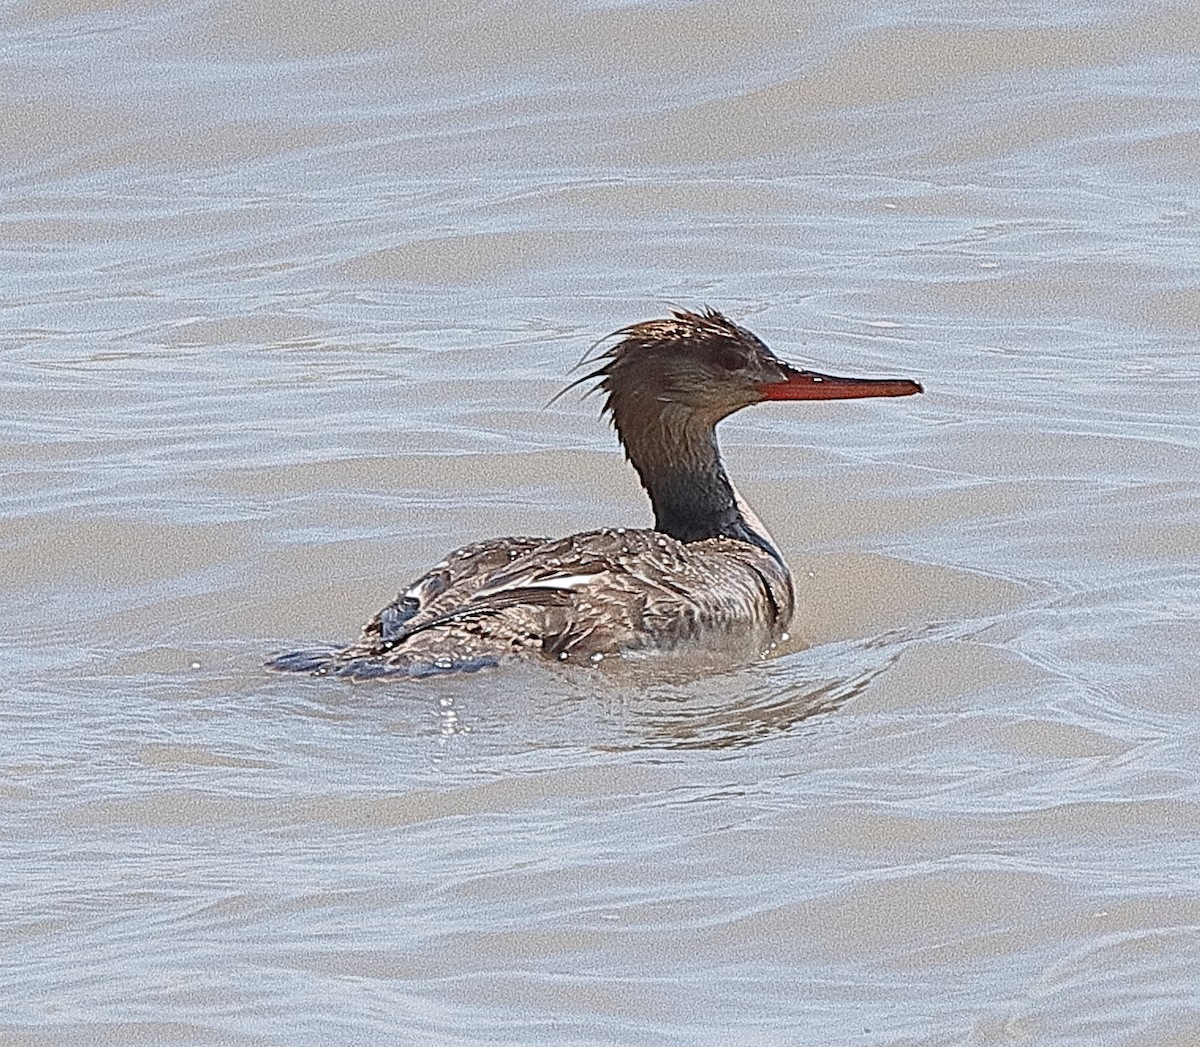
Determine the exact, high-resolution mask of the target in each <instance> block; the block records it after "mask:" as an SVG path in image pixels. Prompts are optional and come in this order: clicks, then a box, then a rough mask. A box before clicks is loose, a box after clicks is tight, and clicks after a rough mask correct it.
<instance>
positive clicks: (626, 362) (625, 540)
mask: <svg viewBox="0 0 1200 1047" xmlns="http://www.w3.org/2000/svg"><path fill="white" fill-rule="evenodd" d="M610 338H612V339H615V342H614V343H613V344H611V347H610V348H608V349H607V350H605V351H602V352H601V353H600V354H599V355H598V356H593V357H591V359H590V362H591V363H593V364H596V365H598V366H596V367H595V369H594V370H592V371H591V372H590V373H588V374H586V375H585V376H584V377H583V378H580V379H579V380H578V381H576V382H573V383H571V385H569V386H568V387H567V389H571V388H574V387H575V386H578V385H580V384H581V383H588V382H594V383H595V385H594V387H593V391H597V392H600V393H602V394H603V396H604V405H603V412H604V413H607V414H608V416H609V417H610V418H611V420H612V424H613V426H614V428H615V429H616V431H617V437H618V439H619V440H620V442H621V445H622V446H623V448H624V450H625V454H626V456H627V458H628V459H629V462H630V464H631V465H632V466H633V468H634V469H635V470H636V471H637V474H638V476H639V478H640V479H641V482H642V486H643V487H644V488H645V490H646V493H647V495H649V497H650V503H651V506H652V507H653V510H654V527H653V528H626V527H606V528H602V529H600V530H596V531H585V532H583V533H581V534H573V535H570V536H568V537H566V538H553V539H551V538H528V537H511V538H491V539H488V540H486V541H481V542H475V543H474V544H472V545H468V546H465V547H463V548H461V549H457V550H455V551H454V552H452V553H450V554H449V555H448V556H447V557H446V558H445V559H444V560H442V561H441V562H440V563H438V564H435V565H434V566H433V567H432V568H431V569H430V570H429V571H428V572H427V573H426V574H424V575H422V576H421V577H420V578H418V579H417V580H416V581H415V582H414V583H413V584H412V585H411V586H409V587H408V588H407V589H406V590H405V591H404V592H402V593H401V594H400V595H399V596H397V598H396V599H395V600H394V601H393V602H392V603H390V604H388V606H387V607H385V608H384V609H383V610H382V611H380V612H379V614H377V615H376V616H375V617H374V618H372V619H371V621H369V622H368V623H367V624H366V625H365V626H364V627H363V630H362V634H361V635H360V636H359V638H358V639H357V640H355V641H354V642H353V643H351V644H350V645H349V646H347V647H334V648H326V649H320V650H305V651H296V652H292V653H289V654H282V655H279V656H277V657H275V658H273V659H271V661H269V662H268V663H267V664H268V666H269V667H270V668H272V669H278V670H283V671H290V672H303V673H309V674H312V675H315V676H325V675H336V676H340V677H346V678H350V679H366V678H370V677H378V676H390V675H399V676H409V677H421V676H431V675H436V674H439V673H449V672H472V671H475V670H479V669H485V668H492V667H496V666H499V665H501V664H503V663H505V662H510V661H513V660H518V659H519V660H525V661H549V662H553V663H564V662H565V663H570V664H583V665H588V664H595V663H598V662H600V661H602V660H604V659H606V658H613V657H620V656H642V655H646V654H651V653H654V654H657V653H662V652H668V651H688V650H691V651H697V650H699V651H703V650H705V649H706V648H709V647H715V648H720V649H721V650H723V651H727V652H730V653H732V654H733V655H735V656H740V658H741V660H743V661H749V660H752V659H753V658H755V657H759V656H760V655H761V654H763V653H764V652H765V651H766V650H768V649H769V648H770V647H771V646H772V645H773V644H775V643H776V642H778V641H779V640H780V639H781V638H783V637H784V636H785V635H786V630H787V627H788V624H789V623H790V621H791V619H792V614H793V611H794V609H795V595H794V592H793V588H792V577H791V572H790V571H789V570H788V566H787V562H786V560H785V559H784V557H783V554H782V553H781V552H780V551H779V548H778V547H777V546H776V544H775V542H774V541H773V540H772V538H771V536H770V534H769V533H768V532H767V529H766V528H765V527H764V526H763V524H762V522H761V521H760V520H759V519H758V517H757V516H755V515H754V513H753V511H752V510H751V509H750V508H749V506H747V505H746V503H745V502H744V501H743V500H742V498H741V496H740V495H739V494H738V492H737V489H736V488H735V487H734V486H733V484H732V483H731V482H730V480H729V477H728V476H727V475H726V473H725V467H724V465H723V464H722V462H721V454H720V451H719V449H718V447H717V435H716V426H717V423H718V422H720V421H721V420H722V419H723V418H726V417H728V416H729V415H731V414H733V413H734V412H735V411H739V410H741V409H742V408H743V407H750V406H752V405H754V404H759V403H764V402H769V401H776V400H838V399H846V398H851V397H867V396H910V395H912V394H913V393H919V392H921V391H922V389H921V386H920V385H919V384H917V383H916V382H913V381H909V380H907V379H902V378H882V379H881V378H839V377H836V376H834V375H828V374H821V373H819V372H816V371H809V370H801V369H798V368H795V367H792V366H790V365H789V364H787V363H785V362H783V361H782V360H780V359H779V358H778V357H776V356H775V354H774V353H772V352H771V350H770V349H768V348H767V346H766V345H765V344H764V343H763V342H762V341H761V340H760V339H759V338H758V337H757V336H755V335H754V334H752V333H751V332H750V331H748V330H746V329H745V328H744V327H741V326H739V325H738V324H736V323H733V322H732V321H730V320H728V319H727V318H726V317H725V316H723V315H722V314H721V313H719V312H716V311H715V310H712V309H707V310H704V311H702V312H692V311H688V310H683V309H680V310H676V311H674V312H673V314H672V315H671V316H670V317H668V318H665V319H660V320H647V321H644V322H642V323H636V324H631V325H630V326H628V327H624V328H622V329H621V330H619V331H616V332H614V334H613V335H611V336H610ZM605 341H606V342H607V341H608V340H607V339H606V340H605ZM585 362H589V361H585ZM566 391H567V390H563V392H566ZM559 395H562V394H561V393H560V394H559Z"/></svg>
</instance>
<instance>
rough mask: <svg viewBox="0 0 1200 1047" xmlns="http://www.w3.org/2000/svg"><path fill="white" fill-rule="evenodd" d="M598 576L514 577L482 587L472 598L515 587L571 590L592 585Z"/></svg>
mask: <svg viewBox="0 0 1200 1047" xmlns="http://www.w3.org/2000/svg"><path fill="white" fill-rule="evenodd" d="M598 577H599V574H598V573H593V574H552V575H549V576H548V577H542V578H530V579H526V578H514V579H512V580H511V581H508V582H505V583H504V584H503V585H495V586H492V587H491V588H490V589H480V590H479V591H478V592H476V593H475V595H474V596H473V597H472V599H475V600H479V599H483V598H485V597H488V596H495V595H496V594H497V593H508V592H512V591H513V590H514V589H558V590H560V591H562V592H571V591H572V590H574V589H579V588H582V587H583V586H585V585H591V583H592V582H594V581H595V580H596V579H597V578H598Z"/></svg>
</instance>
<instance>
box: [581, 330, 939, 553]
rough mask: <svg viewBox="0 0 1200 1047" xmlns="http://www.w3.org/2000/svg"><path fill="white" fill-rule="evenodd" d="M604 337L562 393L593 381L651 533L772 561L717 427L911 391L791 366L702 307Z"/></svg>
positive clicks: (907, 385)
mask: <svg viewBox="0 0 1200 1047" xmlns="http://www.w3.org/2000/svg"><path fill="white" fill-rule="evenodd" d="M613 337H614V338H617V339H619V341H617V342H616V344H615V345H613V346H612V347H611V348H609V349H607V350H606V351H605V352H603V353H602V354H601V355H600V356H598V357H593V358H592V359H591V361H590V362H592V363H600V366H599V367H597V368H596V369H595V370H593V371H592V372H591V373H590V374H587V375H584V377H583V378H581V379H579V380H578V381H577V382H574V383H572V385H579V384H581V383H583V382H587V381H591V380H596V379H598V381H597V382H596V385H595V386H593V389H594V390H595V391H599V392H602V393H604V394H605V400H604V409H605V410H606V411H608V413H609V414H610V415H611V416H612V420H613V424H614V425H615V426H616V429H617V434H618V436H619V437H620V440H621V443H622V444H623V446H624V447H625V453H626V455H627V456H628V458H629V461H630V462H631V463H632V464H633V467H634V469H636V470H637V473H638V476H640V477H641V480H642V486H643V487H645V489H646V493H647V494H648V495H649V496H650V501H651V503H652V505H653V506H654V517H655V527H656V528H657V529H658V530H660V531H664V532H665V533H667V534H670V535H672V536H673V537H675V538H678V539H679V540H680V541H683V542H690V541H697V540H700V539H703V538H711V537H715V536H718V535H723V536H726V537H730V538H737V539H740V540H743V541H749V542H753V543H755V544H758V545H761V546H762V547H763V548H764V549H766V550H767V551H768V552H771V554H772V555H773V556H775V557H776V558H777V559H779V560H780V563H782V562H783V561H782V558H781V557H780V556H779V553H778V551H777V550H775V549H774V547H773V545H772V544H771V542H770V540H769V537H767V536H766V535H765V532H763V531H761V529H758V530H756V529H755V528H754V527H753V526H751V525H750V524H749V523H748V521H747V519H746V518H745V516H744V515H743V513H742V510H741V507H740V506H739V503H738V499H737V495H736V493H735V492H734V490H733V485H732V484H730V482H729V479H728V477H727V476H726V475H725V470H724V467H723V466H722V464H721V456H720V452H719V451H718V449H717V435H716V425H717V423H718V422H719V421H720V420H721V419H722V418H725V417H728V416H729V415H731V414H733V412H734V411H738V410H740V409H741V408H743V407H749V406H750V405H751V404H757V403H762V402H763V401H764V400H834V399H843V398H847V397H855V396H908V395H909V394H911V393H919V392H921V387H920V386H919V385H918V384H917V383H916V382H910V381H908V380H906V379H902V378H895V379H893V378H884V379H880V378H838V377H835V376H834V375H828V374H820V373H818V372H816V371H802V370H799V369H798V368H795V367H791V366H790V365H788V364H786V363H784V362H783V361H782V360H780V359H779V358H778V357H777V356H776V355H775V354H774V353H772V352H771V350H770V349H768V348H767V347H766V346H765V345H764V344H763V343H762V342H761V341H760V340H759V339H758V338H757V337H756V336H754V335H753V334H751V333H750V332H749V331H747V330H746V329H745V328H744V327H739V326H738V325H737V324H735V323H733V322H732V321H730V320H727V319H726V318H725V317H724V316H722V315H721V314H720V313H718V312H716V311H715V310H712V309H708V310H705V311H704V312H702V313H693V312H689V311H686V310H682V309H680V310H676V311H675V313H674V314H673V315H672V316H671V317H670V318H668V319H665V320H647V321H645V322H643V323H640V324H633V325H631V326H629V327H625V328H622V329H621V330H620V331H617V332H615V333H614V335H613ZM567 388H568V389H570V388H572V386H568V387H567ZM563 391H564V392H565V391H566V390H563ZM559 395H561V394H559Z"/></svg>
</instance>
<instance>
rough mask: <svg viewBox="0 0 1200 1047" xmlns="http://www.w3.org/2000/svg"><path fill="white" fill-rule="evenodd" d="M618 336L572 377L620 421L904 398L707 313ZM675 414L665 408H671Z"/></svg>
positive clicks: (679, 315) (880, 382) (885, 385)
mask: <svg viewBox="0 0 1200 1047" xmlns="http://www.w3.org/2000/svg"><path fill="white" fill-rule="evenodd" d="M612 337H614V338H618V339H620V340H619V341H618V342H617V343H616V344H615V345H613V346H612V347H611V348H609V349H608V350H607V351H605V352H604V353H603V354H601V356H599V357H594V358H593V359H594V360H602V361H604V362H603V364H602V366H600V367H598V368H597V369H596V370H594V371H592V372H591V373H590V374H588V375H585V376H584V377H583V378H581V379H579V382H576V383H573V384H576V385H577V384H579V383H581V382H586V381H589V380H591V379H597V378H598V379H600V381H599V382H598V384H597V385H596V387H595V388H596V389H597V390H600V391H602V392H604V393H605V394H606V396H605V405H604V406H605V409H606V410H608V411H609V412H610V413H611V414H612V415H613V418H614V420H615V421H617V422H618V423H620V422H621V421H623V420H624V419H626V418H628V417H629V416H631V415H637V414H643V413H647V412H648V413H654V414H657V413H661V412H662V411H663V410H664V409H665V410H667V411H668V412H670V413H677V412H680V411H682V412H686V413H688V414H690V415H691V416H692V417H693V418H695V419H697V420H702V421H703V422H704V423H706V424H708V425H716V423H717V422H719V421H720V420H721V419H722V418H725V417H727V416H728V415H731V414H733V412H734V411H738V410H740V409H741V408H743V407H749V406H750V405H751V404H757V403H762V402H763V401H764V400H842V399H850V398H854V397H865V396H910V395H911V394H913V393H919V392H921V391H922V390H921V386H920V385H918V384H917V383H916V382H912V381H909V380H908V379H903V378H839V377H837V376H836V375H829V374H821V373H820V372H817V371H808V370H801V369H799V368H795V367H792V366H791V365H789V364H786V363H784V362H783V361H782V360H780V359H779V358H778V357H777V356H776V355H775V354H774V353H773V352H771V350H770V349H768V348H767V346H766V345H765V344H764V343H763V342H762V340H761V339H759V338H758V337H757V336H756V335H754V334H752V333H751V332H750V331H747V330H746V329H745V328H744V327H739V326H738V325H737V324H735V323H733V321H731V320H728V319H726V318H725V317H724V316H722V315H721V314H720V313H718V312H717V311H716V310H714V309H707V310H705V311H704V312H701V313H693V312H690V311H688V310H683V309H679V310H676V311H675V312H674V313H673V315H672V316H671V317H670V318H669V319H665V320H646V321H643V322H642V323H637V324H631V325H630V326H629V327H624V328H622V329H621V330H619V331H616V332H614V333H613V335H612ZM672 407H673V408H674V409H675V410H674V411H672V410H671V408H672Z"/></svg>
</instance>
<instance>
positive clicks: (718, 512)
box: [617, 404, 783, 564]
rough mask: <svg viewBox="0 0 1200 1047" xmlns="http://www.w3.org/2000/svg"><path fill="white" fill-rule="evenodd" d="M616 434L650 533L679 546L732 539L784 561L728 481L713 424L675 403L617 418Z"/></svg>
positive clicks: (769, 537) (764, 529)
mask: <svg viewBox="0 0 1200 1047" xmlns="http://www.w3.org/2000/svg"><path fill="white" fill-rule="evenodd" d="M617 432H618V434H619V435H620V437H621V443H622V444H623V445H624V447H625V453H626V455H628V457H629V461H630V463H631V464H632V465H633V467H634V469H636V470H637V474H638V476H639V477H640V478H641V481H642V486H643V487H644V488H645V489H646V493H647V494H648V495H649V496H650V504H651V505H652V506H653V508H654V529H655V530H657V531H662V532H663V533H665V534H669V535H670V536H671V537H672V538H677V539H678V540H679V541H681V542H698V541H700V540H702V539H704V538H720V537H724V538H733V539H736V540H737V541H741V542H749V543H750V544H752V545H757V546H759V547H760V548H761V549H764V550H765V551H766V552H768V553H770V554H771V555H772V556H773V557H775V559H777V560H778V561H779V562H780V563H781V564H782V563H783V558H782V556H781V554H780V552H779V550H778V549H777V548H776V546H775V543H774V542H773V541H772V540H771V536H770V535H769V534H767V531H766V528H764V527H763V526H762V524H761V522H760V521H759V520H758V518H757V517H756V516H755V515H754V513H753V512H751V511H750V509H749V507H748V506H747V505H746V503H745V502H744V501H742V499H741V497H740V496H739V495H738V493H737V490H736V489H735V488H734V486H733V484H732V483H731V482H730V480H729V477H728V476H727V475H726V473H725V466H724V463H722V461H721V452H720V449H719V447H718V446H717V431H716V424H715V421H712V420H708V419H704V418H700V417H697V415H696V414H695V413H694V412H692V411H690V410H686V409H683V408H681V407H680V406H679V405H676V404H663V405H662V410H661V411H660V412H659V413H657V414H656V415H654V416H653V417H651V418H648V419H646V418H644V419H640V420H639V421H638V422H636V423H630V422H629V421H627V420H625V419H618V425H617Z"/></svg>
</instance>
